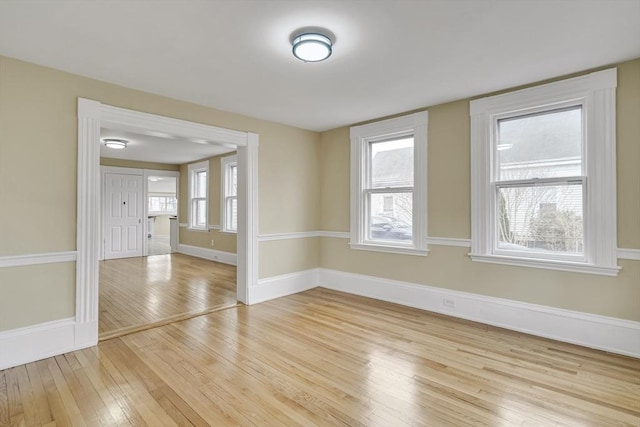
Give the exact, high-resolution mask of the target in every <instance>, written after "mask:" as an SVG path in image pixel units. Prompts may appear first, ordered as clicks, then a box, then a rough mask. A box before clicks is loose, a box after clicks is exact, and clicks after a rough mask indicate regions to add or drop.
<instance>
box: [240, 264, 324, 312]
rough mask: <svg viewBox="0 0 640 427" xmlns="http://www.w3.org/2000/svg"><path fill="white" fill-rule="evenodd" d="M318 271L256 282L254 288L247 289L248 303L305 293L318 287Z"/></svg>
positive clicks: (313, 269)
mask: <svg viewBox="0 0 640 427" xmlns="http://www.w3.org/2000/svg"><path fill="white" fill-rule="evenodd" d="M319 281H320V269H319V268H312V269H310V270H304V271H298V272H295V273H289V274H283V275H280V276H273V277H266V278H264V279H260V280H258V284H257V285H256V286H252V287H250V288H249V303H250V304H257V303H261V302H264V301H268V300H272V299H275V298H280V297H284V296H287V295H291V294H296V293H298V292H303V291H307V290H309V289H313V288H315V287H317V286H318V284H319Z"/></svg>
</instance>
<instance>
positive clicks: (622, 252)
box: [618, 248, 640, 261]
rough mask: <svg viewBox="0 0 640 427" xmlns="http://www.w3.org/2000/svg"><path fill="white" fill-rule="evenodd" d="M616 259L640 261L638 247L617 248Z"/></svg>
mask: <svg viewBox="0 0 640 427" xmlns="http://www.w3.org/2000/svg"><path fill="white" fill-rule="evenodd" d="M618 259H632V260H635V261H640V249H627V248H618Z"/></svg>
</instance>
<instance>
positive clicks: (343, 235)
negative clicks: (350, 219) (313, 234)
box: [318, 231, 351, 239]
mask: <svg viewBox="0 0 640 427" xmlns="http://www.w3.org/2000/svg"><path fill="white" fill-rule="evenodd" d="M318 237H334V238H336V239H349V238H350V237H351V234H350V233H349V232H348V231H318Z"/></svg>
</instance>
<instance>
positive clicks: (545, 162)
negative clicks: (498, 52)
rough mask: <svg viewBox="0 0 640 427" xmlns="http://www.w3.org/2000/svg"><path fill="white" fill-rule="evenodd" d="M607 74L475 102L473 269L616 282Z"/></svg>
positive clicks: (611, 80)
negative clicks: (507, 267) (478, 264)
mask: <svg viewBox="0 0 640 427" xmlns="http://www.w3.org/2000/svg"><path fill="white" fill-rule="evenodd" d="M615 87H616V72H615V69H614V70H606V71H602V72H598V73H593V74H590V75H587V76H584V77H578V78H574V79H569V80H564V81H560V82H556V83H551V84H547V85H543V86H537V87H534V88H529V89H524V90H521V91H516V92H511V93H507V94H504V95H497V96H494V97H488V98H482V99H478V100H474V101H472V102H471V117H472V124H471V145H472V147H471V150H472V251H471V257H472V259H473V260H474V261H482V262H494V263H505V264H512V265H522V266H529V267H540V268H549V269H558V270H568V271H579V272H587V273H595V274H605V275H615V274H617V271H618V267H617V266H616V255H615V253H616V214H615V211H616V202H615V193H616V184H615V154H616V151H615V109H614V106H615Z"/></svg>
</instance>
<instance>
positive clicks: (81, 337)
mask: <svg viewBox="0 0 640 427" xmlns="http://www.w3.org/2000/svg"><path fill="white" fill-rule="evenodd" d="M97 334H98V325H97V324H96V322H92V323H83V324H80V323H76V321H75V319H74V318H73V317H71V318H68V319H61V320H54V321H52V322H46V323H40V324H37V325H33V326H27V327H24V328H19V329H12V330H10V331H4V332H0V369H7V368H11V367H13V366H18V365H23V364H25V363H30V362H34V361H36V360H41V359H46V358H47V357H52V356H56V355H58V354H63V353H68V352H70V351H75V350H79V349H82V348H86V347H91V346H94V345H96V344H97V343H98V335H97Z"/></svg>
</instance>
